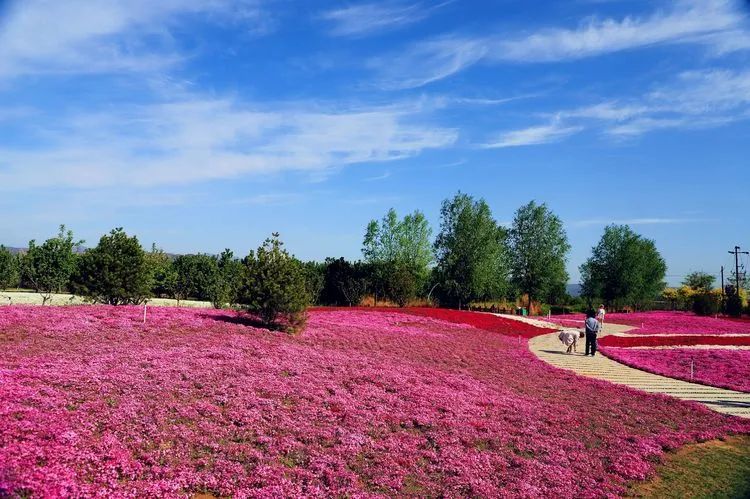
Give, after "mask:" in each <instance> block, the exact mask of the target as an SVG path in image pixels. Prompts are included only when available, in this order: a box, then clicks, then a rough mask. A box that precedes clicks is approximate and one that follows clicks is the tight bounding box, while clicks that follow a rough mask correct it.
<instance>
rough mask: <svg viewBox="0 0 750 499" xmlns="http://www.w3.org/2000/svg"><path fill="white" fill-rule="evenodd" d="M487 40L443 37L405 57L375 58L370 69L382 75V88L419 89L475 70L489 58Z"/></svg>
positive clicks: (413, 49)
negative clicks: (463, 71) (484, 59)
mask: <svg viewBox="0 0 750 499" xmlns="http://www.w3.org/2000/svg"><path fill="white" fill-rule="evenodd" d="M487 50H488V46H487V44H486V43H485V41H484V40H481V39H473V38H458V37H444V38H439V39H435V40H430V41H427V42H421V43H419V44H417V45H415V46H413V47H411V48H410V49H407V50H406V52H405V53H403V54H400V55H393V54H392V55H389V56H388V57H381V58H375V59H372V60H370V61H369V63H368V65H369V66H370V67H371V68H373V69H376V70H377V71H378V72H379V73H380V75H381V76H380V80H381V81H380V86H381V87H384V88H390V89H404V88H417V87H421V86H423V85H426V84H428V83H431V82H433V81H437V80H441V79H443V78H446V77H448V76H451V75H453V74H455V73H457V72H459V71H462V70H463V69H465V68H467V67H470V66H473V65H474V64H476V63H477V62H479V61H481V60H482V59H483V58H484V57H485V56H486V55H487Z"/></svg>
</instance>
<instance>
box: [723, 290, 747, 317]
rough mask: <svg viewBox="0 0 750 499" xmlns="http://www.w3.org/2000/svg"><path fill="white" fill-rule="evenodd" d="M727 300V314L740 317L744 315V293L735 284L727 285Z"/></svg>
mask: <svg viewBox="0 0 750 499" xmlns="http://www.w3.org/2000/svg"><path fill="white" fill-rule="evenodd" d="M726 294H727V300H726V303H725V305H724V306H725V307H726V313H727V315H731V316H732V317H739V316H741V315H742V308H743V307H742V295H741V294H740V293H739V292H738V290H737V288H736V287H735V286H727V287H726Z"/></svg>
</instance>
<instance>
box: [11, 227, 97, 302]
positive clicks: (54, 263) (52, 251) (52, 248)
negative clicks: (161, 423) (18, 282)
mask: <svg viewBox="0 0 750 499" xmlns="http://www.w3.org/2000/svg"><path fill="white" fill-rule="evenodd" d="M81 244H83V241H74V240H73V232H72V231H70V230H67V231H66V230H65V226H64V225H61V226H60V230H59V232H58V234H57V236H56V237H52V238H50V239H47V240H46V241H45V242H44V243H43V244H42V245H41V246H37V245H36V242H35V241H34V240H33V239H32V240H31V241H29V248H28V251H27V252H26V254H25V255H24V256H23V258H22V259H21V273H22V274H23V276H24V278H25V279H26V281H27V282H28V283H29V284H31V286H32V287H33V289H34V290H35V291H36V292H37V293H39V294H40V295H42V304H43V305H45V304H46V303H47V302H48V301H49V300H50V299H51V298H52V294H53V293H59V292H61V291H63V290H64V289H66V288H67V287H68V286H69V284H70V277H71V275H72V274H73V272H74V271H75V268H76V255H75V253H74V249H75V248H77V247H78V246H80V245H81Z"/></svg>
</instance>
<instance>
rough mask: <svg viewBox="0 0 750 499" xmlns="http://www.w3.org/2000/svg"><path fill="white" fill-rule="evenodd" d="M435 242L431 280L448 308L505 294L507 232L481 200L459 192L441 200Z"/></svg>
mask: <svg viewBox="0 0 750 499" xmlns="http://www.w3.org/2000/svg"><path fill="white" fill-rule="evenodd" d="M440 217H441V220H440V233H439V234H438V236H437V238H436V240H435V253H436V255H437V267H436V269H435V280H436V285H437V294H438V296H440V300H441V301H442V302H444V303H446V304H448V305H451V306H458V307H459V308H461V307H462V306H463V305H468V303H469V302H470V301H473V300H479V299H489V298H498V297H501V296H504V295H505V294H506V293H507V291H508V273H509V272H508V271H509V260H508V248H507V231H506V229H505V228H503V227H501V226H499V225H498V224H497V222H496V221H495V219H494V218H492V212H491V210H490V207H489V206H488V205H487V203H486V202H485V201H484V199H479V200H475V199H474V198H473V197H471V196H469V195H467V194H463V193H461V192H459V193H458V194H456V195H455V196H454V197H453V198H452V199H446V200H444V201H443V204H442V207H441V209H440Z"/></svg>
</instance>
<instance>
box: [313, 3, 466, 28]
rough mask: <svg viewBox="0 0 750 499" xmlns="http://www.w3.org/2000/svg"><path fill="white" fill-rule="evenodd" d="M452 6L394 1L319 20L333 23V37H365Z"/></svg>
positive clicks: (332, 13)
mask: <svg viewBox="0 0 750 499" xmlns="http://www.w3.org/2000/svg"><path fill="white" fill-rule="evenodd" d="M448 3H452V2H442V3H440V4H438V5H434V6H431V7H427V6H425V5H423V4H421V3H403V2H394V1H384V2H373V3H360V4H355V5H349V6H347V7H343V8H339V9H332V10H329V11H326V12H324V13H323V14H322V15H321V16H320V17H321V18H322V19H324V20H326V21H330V22H331V23H333V27H332V28H331V31H330V34H331V35H334V36H365V35H370V34H373V33H378V32H382V31H387V30H393V29H397V28H399V27H402V26H406V25H409V24H413V23H416V22H419V21H421V20H423V19H425V18H427V17H428V16H430V15H431V14H432V13H433V12H434V11H435V10H436V9H439V8H440V7H442V6H444V5H446V4H448Z"/></svg>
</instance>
